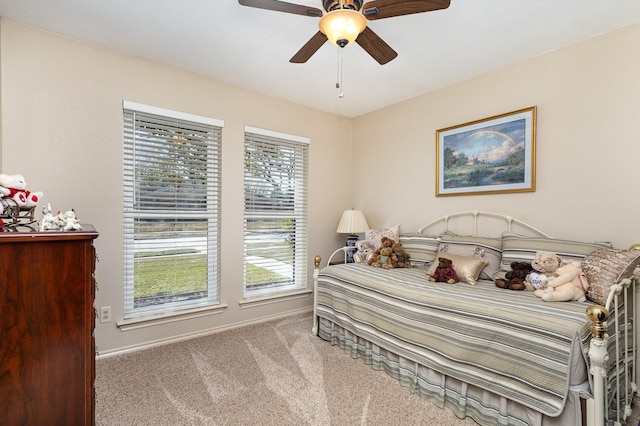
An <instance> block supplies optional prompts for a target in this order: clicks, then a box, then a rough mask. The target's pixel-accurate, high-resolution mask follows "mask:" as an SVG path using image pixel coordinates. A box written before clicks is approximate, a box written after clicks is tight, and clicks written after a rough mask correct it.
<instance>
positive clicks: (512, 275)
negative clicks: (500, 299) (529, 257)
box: [495, 262, 533, 290]
mask: <svg viewBox="0 0 640 426" xmlns="http://www.w3.org/2000/svg"><path fill="white" fill-rule="evenodd" d="M531 271H533V267H532V266H531V263H529V262H511V270H510V271H509V272H507V273H506V274H505V276H504V278H496V281H495V283H496V286H497V287H500V288H504V289H509V290H525V289H526V286H525V280H526V278H527V275H529V274H530V273H531Z"/></svg>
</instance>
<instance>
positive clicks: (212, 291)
mask: <svg viewBox="0 0 640 426" xmlns="http://www.w3.org/2000/svg"><path fill="white" fill-rule="evenodd" d="M129 114H131V117H129V116H128V115H129ZM136 114H139V115H141V116H143V117H145V119H150V120H153V119H154V116H155V117H157V119H158V120H159V121H160V120H162V121H166V120H173V121H174V122H175V128H174V129H179V130H180V131H184V129H185V128H186V129H189V126H191V130H192V131H193V132H194V133H196V132H197V131H202V128H203V126H204V127H205V128H206V129H209V130H207V131H206V132H207V133H206V135H207V139H206V143H205V145H206V147H205V148H204V149H205V150H206V154H204V155H206V161H207V164H206V166H204V168H203V169H206V188H205V191H206V198H205V199H206V207H205V208H202V209H200V208H195V209H194V208H192V209H188V208H186V207H185V208H180V207H178V206H177V203H178V200H182V199H179V198H176V201H174V203H175V204H176V206H175V207H172V208H169V209H168V210H164V209H160V210H157V211H156V210H153V209H149V208H147V209H141V208H138V207H136V205H135V198H134V197H135V191H136V189H135V188H136V171H135V168H136V163H135V157H134V147H135V140H136V135H138V136H140V135H141V134H140V133H139V132H138V133H136V132H137V129H136ZM128 126H129V127H128ZM223 127H224V122H223V121H222V120H217V119H213V118H209V117H203V116H199V115H195V114H190V113H185V112H180V111H173V110H169V109H164V108H159V107H155V106H150V105H144V104H139V103H135V102H130V101H126V100H125V101H123V139H122V140H123V246H124V271H123V275H124V293H125V294H124V319H125V320H131V319H135V318H144V317H151V316H157V315H171V314H182V313H183V312H185V311H186V310H189V309H201V308H203V307H208V306H215V305H219V304H220V231H221V229H220V228H221V224H220V217H221V181H222V179H221V169H222V164H221V156H222V128H223ZM168 128H169V129H171V128H170V127H168ZM187 131H188V130H187ZM143 136H146V137H147V138H149V136H148V134H146V135H143ZM185 158H186V156H185ZM162 164H163V165H166V163H162ZM139 196H140V195H139ZM169 205H171V203H169ZM141 219H142V220H153V219H164V220H167V221H169V222H171V220H174V221H175V222H174V223H178V222H180V221H186V220H196V221H202V220H206V231H205V232H206V242H205V243H204V244H205V246H206V271H207V272H206V276H207V290H206V291H207V294H206V297H201V298H196V299H191V300H182V301H170V302H163V303H159V304H156V305H152V306H146V307H135V302H134V291H135V272H134V269H135V267H134V264H135V251H136V248H135V241H136V235H135V226H134V224H135V222H136V220H141ZM155 248H159V245H158V246H157V247H155Z"/></svg>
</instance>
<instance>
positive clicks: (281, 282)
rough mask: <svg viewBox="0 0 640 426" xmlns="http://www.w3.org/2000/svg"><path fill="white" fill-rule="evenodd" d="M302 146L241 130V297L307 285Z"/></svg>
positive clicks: (295, 139)
mask: <svg viewBox="0 0 640 426" xmlns="http://www.w3.org/2000/svg"><path fill="white" fill-rule="evenodd" d="M308 145H309V143H308V139H305V138H300V137H296V136H291V135H284V134H280V133H275V132H270V131H264V130H261V129H255V128H250V127H247V128H246V129H245V149H244V297H253V296H264V295H269V294H274V293H278V292H282V291H286V290H292V289H297V288H303V287H306V285H307V234H308V230H307V203H308V202H307V185H308V183H307V179H308V178H307V175H308V173H307V169H308V149H309V148H308Z"/></svg>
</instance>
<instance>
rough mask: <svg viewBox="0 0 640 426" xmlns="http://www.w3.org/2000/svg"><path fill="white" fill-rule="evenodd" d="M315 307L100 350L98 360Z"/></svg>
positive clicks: (285, 315)
mask: <svg viewBox="0 0 640 426" xmlns="http://www.w3.org/2000/svg"><path fill="white" fill-rule="evenodd" d="M312 311H313V308H311V307H306V308H302V309H295V310H292V311H287V312H282V313H279V314H276V315H269V316H266V317H262V318H258V319H252V320H250V321H241V322H237V323H234V324H226V325H223V326H220V327H214V328H209V329H206V330H199V331H197V332H194V333H186V334H181V335H178V336H173V337H168V338H166V339H158V340H153V341H150V342H145V343H142V344H139V345H132V346H126V347H123V348H118V349H113V350H110V351H100V353H99V354H96V360H101V359H105V358H110V357H113V356H118V355H124V354H127V353H132V352H137V351H142V350H145V349H150V348H155V347H158V346H164V345H169V344H171V343H178V342H183V341H185V340H190V339H195V338H197V337H203V336H209V335H211V334H216V333H220V332H223V331H228V330H234V329H236V328H241V327H246V326H249V325H255V324H261V323H264V322H268V321H273V320H278V319H282V318H286V317H290V316H293V315H299V314H303V313H307V312H312ZM309 333H311V329H309Z"/></svg>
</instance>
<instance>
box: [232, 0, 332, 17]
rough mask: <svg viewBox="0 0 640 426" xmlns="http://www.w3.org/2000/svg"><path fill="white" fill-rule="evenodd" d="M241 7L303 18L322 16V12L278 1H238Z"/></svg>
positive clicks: (313, 8)
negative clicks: (302, 16)
mask: <svg viewBox="0 0 640 426" xmlns="http://www.w3.org/2000/svg"><path fill="white" fill-rule="evenodd" d="M238 3H240V4H241V5H242V6H249V7H257V8H258V9H267V10H275V11H276V12H285V13H293V14H296V15H305V16H314V17H320V16H322V10H320V9H317V8H315V7H309V6H303V5H300V4H292V3H286V2H283V1H278V0H238Z"/></svg>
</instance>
